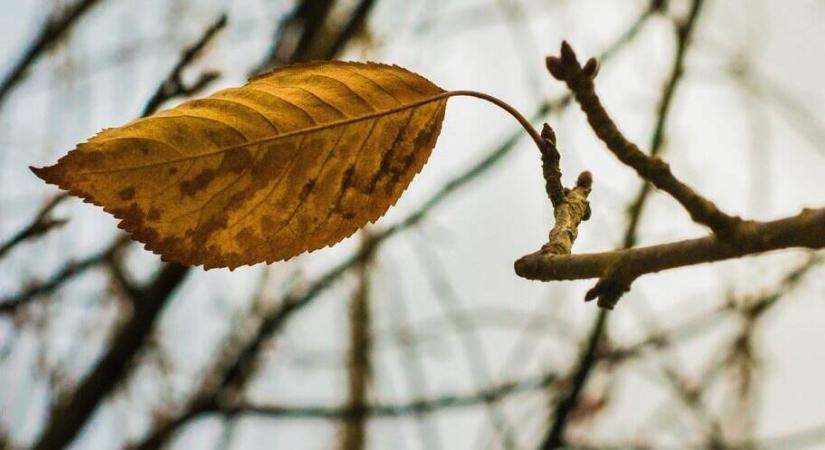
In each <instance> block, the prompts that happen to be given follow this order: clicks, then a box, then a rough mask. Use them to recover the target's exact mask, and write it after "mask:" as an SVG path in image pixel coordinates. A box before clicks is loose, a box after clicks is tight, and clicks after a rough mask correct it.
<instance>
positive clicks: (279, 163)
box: [33, 62, 447, 268]
mask: <svg viewBox="0 0 825 450" xmlns="http://www.w3.org/2000/svg"><path fill="white" fill-rule="evenodd" d="M446 101H447V98H446V95H445V91H443V90H442V89H441V88H439V87H438V86H436V85H434V84H433V83H431V82H430V81H428V80H426V79H425V78H423V77H421V76H419V75H417V74H414V73H412V72H409V71H407V70H405V69H402V68H400V67H397V66H388V65H383V64H376V63H345V62H324V63H309V64H302V65H296V66H289V67H285V68H282V69H277V70H275V71H273V72H271V73H269V74H267V75H263V76H261V77H258V78H255V79H253V80H251V81H250V82H249V83H247V84H246V85H244V86H242V87H239V88H231V89H225V90H222V91H219V92H216V93H215V94H213V95H211V96H209V97H207V98H203V99H198V100H190V101H187V102H184V103H182V104H181V105H179V106H177V107H175V108H172V109H168V110H165V111H161V112H159V113H157V114H155V115H152V116H149V117H147V118H143V119H139V120H136V121H133V122H131V123H129V124H127V125H124V126H122V127H120V128H114V129H108V130H104V131H103V132H101V133H99V134H98V135H96V136H94V137H93V138H91V139H89V140H88V141H87V142H85V143H83V144H80V145H79V146H78V147H77V148H76V149H75V150H73V151H71V152H69V153H68V154H67V155H66V156H64V157H63V158H61V159H60V160H59V161H58V163H57V164H55V165H54V166H50V167H44V168H40V169H33V170H34V172H35V173H36V174H37V175H38V176H39V177H41V178H42V179H44V180H45V181H47V182H49V183H52V184H56V185H58V186H59V187H61V188H63V189H66V190H68V191H69V192H71V193H72V194H74V195H77V196H80V197H82V198H83V199H84V200H86V201H89V202H91V203H94V204H96V205H100V206H102V207H103V208H104V210H105V211H107V212H109V213H111V214H113V215H114V216H115V217H117V218H119V219H121V222H120V227H121V228H123V229H125V230H126V231H128V232H129V233H131V235H132V237H133V238H135V239H137V240H139V241H141V242H143V243H145V244H146V248H147V249H149V250H152V251H154V252H155V253H159V254H160V255H161V256H162V257H163V259H165V260H170V261H175V262H178V263H183V264H189V265H201V264H202V265H204V266H205V267H206V268H212V267H229V268H235V267H238V266H241V265H246V264H254V263H258V262H263V261H266V262H274V261H279V260H283V259H288V258H290V257H293V256H295V255H298V254H300V253H303V252H304V251H311V250H315V249H318V248H321V247H325V246H328V245H332V244H335V243H337V242H339V241H340V240H342V239H344V238H346V237H347V236H350V235H351V234H352V233H354V232H355V231H356V230H357V229H359V228H360V227H362V226H364V225H365V224H366V223H367V222H373V221H375V220H377V219H378V218H379V217H381V216H382V215H383V214H384V213H385V212H386V210H387V209H388V208H389V207H390V206H391V205H393V204H394V203H395V202H396V201H397V200H398V198H399V197H400V196H401V194H402V193H403V191H404V190H405V189H406V187H407V186H408V185H409V183H410V181H411V180H412V178H413V177H414V176H415V175H416V174H417V173H418V172H419V171H420V170H421V168H422V167H423V166H424V164H425V163H426V161H427V159H428V157H429V155H430V153H431V151H432V149H433V147H434V146H435V142H436V139H437V138H438V134H439V132H440V130H441V123H442V121H443V119H444V112H445V107H446Z"/></svg>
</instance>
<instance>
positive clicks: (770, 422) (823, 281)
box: [0, 0, 825, 450]
mask: <svg viewBox="0 0 825 450" xmlns="http://www.w3.org/2000/svg"><path fill="white" fill-rule="evenodd" d="M0 11H2V14H0V30H2V32H0V33H2V34H1V36H2V39H0V83H2V85H0V245H3V246H4V247H5V248H4V250H2V253H0V258H2V259H0V448H8V449H24V448H36V449H61V448H72V449H120V448H123V449H126V448H132V449H137V448H141V449H150V448H170V449H271V448H289V449H293V448H300V449H304V448H306V449H320V448H340V449H344V450H356V449H366V448H372V449H386V448H398V449H538V448H548V449H549V448H559V447H560V446H561V445H567V446H568V447H569V448H582V449H585V448H588V449H608V448H610V449H618V448H639V449H654V448H655V449H659V448H674V449H682V448H713V449H757V448H759V449H761V448H776V449H801V448H810V449H814V448H821V449H825V387H823V383H822V380H823V379H825V345H823V342H825V269H823V267H822V264H820V263H821V262H823V254H822V253H819V255H817V254H816V253H810V252H804V251H785V252H780V253H776V254H771V255H763V256H759V257H754V258H747V259H742V260H735V261H729V262H725V263H720V264H714V265H703V266H697V267H692V268H687V269H679V270H674V271H670V272H666V273H662V274H656V275H650V276H646V277H644V278H642V279H640V280H639V281H637V282H636V283H635V284H634V286H633V289H632V291H631V292H630V293H629V294H628V295H627V296H625V297H624V298H623V299H622V300H621V301H620V303H619V305H618V306H617V308H616V310H615V311H613V312H612V313H610V314H603V313H600V312H599V310H598V309H597V308H596V307H595V305H594V304H589V303H584V302H583V300H582V299H583V295H584V292H585V291H586V290H587V289H588V288H589V287H591V285H592V282H576V283H539V282H529V281H526V280H523V279H521V278H518V277H517V276H516V275H515V274H514V272H513V268H512V264H513V261H514V260H515V259H517V258H518V257H520V256H521V255H524V254H527V253H530V252H532V251H535V250H536V249H538V248H539V247H540V246H541V245H542V244H543V243H544V242H545V239H546V234H547V231H548V230H549V228H550V226H551V225H552V213H551V208H550V204H549V201H548V200H547V198H546V195H545V193H544V189H543V180H542V178H541V169H540V162H539V157H538V154H537V151H536V149H535V147H534V146H533V144H532V143H531V142H530V140H529V139H528V138H526V137H525V136H524V133H523V131H520V130H519V128H518V126H517V124H516V123H514V121H513V120H512V119H511V118H510V117H509V116H507V115H506V114H504V113H503V112H502V111H500V110H497V109H495V108H493V107H491V106H490V105H488V104H486V103H483V102H479V101H477V100H474V99H465V98H456V99H453V100H450V103H449V105H448V110H447V117H446V121H445V124H444V128H443V132H442V134H441V138H440V140H439V142H438V144H437V146H436V149H435V151H434V153H433V156H432V158H431V159H430V161H429V163H428V164H427V166H426V167H425V170H424V171H423V172H422V173H421V174H420V175H419V176H418V177H417V178H416V179H415V180H414V181H413V183H412V184H411V186H410V188H409V189H408V191H407V192H406V193H405V195H404V196H403V197H402V199H401V200H400V201H399V202H398V204H397V206H396V207H394V208H392V209H391V210H390V212H389V213H388V214H387V215H386V216H385V217H384V218H382V219H381V220H380V221H379V222H377V223H376V224H375V225H373V226H371V227H369V228H368V229H367V230H366V231H365V232H363V233H359V234H357V235H356V236H354V237H353V238H350V239H348V240H347V241H345V242H344V243H342V244H340V245H338V246H336V247H334V248H332V249H325V250H322V251H317V252H314V253H311V254H306V255H302V256H300V257H297V258H294V259H292V260H290V261H288V262H281V263H277V264H273V265H270V266H265V265H257V266H254V267H243V268H240V269H237V270H235V271H234V272H230V271H228V270H210V271H208V272H206V271H203V270H202V269H200V268H191V269H186V268H181V267H178V266H174V265H164V264H163V263H161V261H160V260H159V258H158V257H156V256H155V255H152V254H151V253H149V252H146V251H144V250H143V249H142V248H141V246H140V245H138V244H135V243H130V242H128V241H126V240H124V239H123V238H122V237H121V236H120V234H119V231H118V230H117V227H116V222H115V220H114V219H113V218H112V217H110V216H108V215H107V214H105V213H103V212H102V211H101V210H100V209H99V208H96V207H93V206H90V205H86V204H82V203H81V202H79V201H77V200H74V199H65V198H62V197H59V193H58V192H57V191H56V190H55V189H54V188H53V187H52V186H46V185H45V184H44V183H42V182H41V181H40V180H39V179H37V178H36V177H34V176H33V175H32V174H31V173H30V172H29V170H28V166H30V165H38V166H39V165H44V164H51V163H53V162H54V161H55V160H56V158H58V157H59V156H61V155H63V154H65V153H66V152H67V151H68V150H70V149H72V148H73V147H74V145H75V144H76V143H78V142H81V141H83V140H85V139H86V138H87V137H89V136H91V135H93V134H94V133H95V132H97V131H99V130H100V129H102V128H106V127H113V126H119V125H122V124H124V123H126V122H128V121H130V120H132V119H134V118H137V117H139V116H140V115H141V114H142V113H144V112H149V110H151V109H153V107H155V106H160V107H166V106H171V105H174V104H177V103H179V102H180V101H182V100H183V99H185V98H187V97H188V96H190V95H195V96H197V95H206V94H208V93H210V92H212V91H214V90H217V89H219V88H222V87H228V86H237V85H240V84H242V83H243V82H244V80H245V79H246V78H247V77H248V76H250V75H252V74H255V73H260V72H261V71H264V70H268V69H269V68H271V67H275V66H278V65H283V64H287V63H290V62H297V61H303V60H311V59H327V58H337V59H345V60H372V61H381V62H387V63H394V64H398V65H401V66H404V67H406V68H409V69H411V70H414V71H416V72H418V73H420V74H422V75H424V76H426V77H428V78H429V79H431V80H433V81H434V82H435V83H437V84H439V85H440V86H442V87H444V88H446V89H474V90H479V91H483V92H487V93H490V94H493V95H496V96H498V97H500V98H502V99H504V100H506V101H508V102H509V103H511V104H512V105H514V106H515V107H517V108H518V109H520V110H521V111H523V113H524V114H525V115H527V116H529V117H532V118H533V119H535V121H536V123H537V124H540V123H541V122H542V121H547V122H549V123H551V124H552V125H553V127H554V128H555V130H556V133H557V135H558V141H559V148H560V151H561V153H562V170H563V172H564V174H565V177H564V182H565V183H566V184H569V183H571V182H572V181H573V180H574V179H575V175H576V174H578V173H579V172H580V171H582V170H590V171H592V172H593V174H594V178H595V183H594V190H593V193H592V195H591V205H592V209H593V217H592V219H591V220H590V221H588V222H585V223H584V224H583V225H582V227H581V228H580V232H579V239H578V241H577V242H576V246H575V248H574V251H576V252H583V251H596V250H607V249H613V248H618V247H621V246H623V245H625V243H626V242H628V238H630V241H635V244H636V245H644V244H651V243H660V242H667V241H671V240H676V239H681V238H686V237H695V236H700V235H702V234H703V233H704V230H702V229H701V228H700V227H698V226H696V225H695V224H693V223H692V222H691V221H690V219H689V217H688V216H687V215H686V214H685V213H684V212H683V211H682V210H681V209H680V207H679V206H678V205H677V204H675V203H674V202H673V201H672V200H671V199H670V198H668V197H667V196H666V195H663V194H661V193H658V192H652V193H651V195H649V196H648V197H646V202H645V206H644V208H643V209H642V212H641V214H640V215H639V216H638V218H639V223H638V227H637V228H636V229H635V232H633V231H634V230H631V232H628V227H629V223H630V222H631V221H630V217H631V216H630V215H629V212H628V207H629V205H630V204H631V202H632V201H633V200H634V199H635V198H636V197H637V195H638V192H639V189H640V186H641V182H640V180H639V179H638V178H637V177H636V176H635V174H633V173H632V171H630V170H628V169H627V168H625V167H623V166H621V165H620V164H619V163H618V162H617V161H616V160H615V159H614V158H613V156H612V155H611V154H610V153H609V152H608V151H607V150H606V149H605V148H604V147H603V145H602V144H601V143H600V142H599V141H598V140H597V139H596V138H595V137H594V136H593V134H592V131H591V130H590V129H589V128H588V127H587V124H586V121H585V120H584V118H583V116H582V114H581V113H580V112H579V111H578V109H577V107H576V106H575V104H570V103H569V102H568V101H567V99H566V94H567V92H566V90H565V88H564V86H563V85H562V84H561V83H559V82H557V81H555V80H552V79H551V78H550V77H549V75H548V74H547V72H546V69H545V68H544V57H545V56H546V55H548V54H551V53H556V52H557V51H558V45H559V43H560V42H561V40H562V39H567V40H569V41H570V42H571V43H572V44H573V45H574V47H575V48H576V49H577V51H578V53H579V54H580V55H581V56H586V55H596V56H602V65H601V72H600V74H599V76H598V79H597V90H598V92H599V93H600V94H601V96H602V99H603V101H604V103H605V104H606V106H607V107H608V109H609V111H610V112H611V114H612V115H613V117H614V118H615V119H616V120H617V122H618V123H619V125H620V126H621V127H622V129H623V131H624V132H625V133H626V134H627V135H628V136H629V137H630V138H632V139H633V140H635V141H636V142H638V143H639V145H640V147H641V148H642V149H643V150H649V149H650V148H651V146H654V147H657V149H658V151H659V152H660V154H661V155H663V157H664V158H665V159H667V160H668V161H669V162H670V163H671V166H672V167H673V169H674V171H675V172H676V173H677V174H678V175H680V176H681V177H683V179H685V180H687V181H688V182H689V183H690V184H692V185H693V186H695V187H696V188H697V189H698V190H700V191H701V192H702V193H704V194H706V195H707V196H708V197H710V198H711V199H713V200H714V201H716V202H717V203H718V204H719V205H721V206H722V207H724V208H725V209H727V210H728V211H731V212H734V213H737V214H742V215H747V216H750V217H753V218H757V219H770V218H776V217H780V216H783V215H788V214H793V213H796V212H798V211H799V210H800V209H801V208H802V207H813V206H821V205H822V204H823V203H825V181H823V174H825V108H824V107H823V104H825V89H824V88H823V85H822V80H823V79H825V63H823V61H825V48H823V45H822V43H823V42H825V2H822V1H816V0H795V1H775V0H726V1H722V0H705V1H701V0H669V1H668V0H658V1H656V0H653V1H648V0H638V1H635V0H634V1H630V0H627V1H608V0H454V1H449V2H448V1H438V0H416V1H408V0H296V1H287V0H234V1H229V0H224V1H220V0H198V1H195V0H74V1H69V0H41V1H19V0H0ZM224 15H225V17H226V21H225V23H222V22H221V21H220V20H219V19H220V18H221V17H222V16H224ZM210 27H212V28H211V30H210ZM679 30H682V31H683V32H682V33H681V34H680V31H679ZM685 30H688V31H690V32H692V34H691V33H688V36H689V37H690V39H684V38H680V36H682V37H684V36H685V33H684V31H685ZM680 39H681V40H682V43H681V44H680ZM196 43H201V44H203V45H202V46H198V48H195V47H193V46H194V45H195V44H196ZM680 46H683V47H684V48H683V50H684V51H680V50H679V49H680ZM200 47H202V48H200ZM187 49H191V50H193V51H191V52H189V53H187ZM677 60H681V62H682V63H683V70H676V71H675V76H674V66H675V65H676V66H678V65H679V64H676V61H677ZM176 68H177V69H179V70H176ZM152 98H155V101H152V100H150V99H152ZM667 98H670V100H666V99H667ZM157 103H159V104H157ZM663 103H665V107H664V108H663V107H661V105H662V104H663ZM659 125H661V129H662V131H663V133H662V137H663V139H662V140H661V142H660V143H655V142H654V141H652V139H653V135H654V134H655V130H656V129H657V127H658V126H659ZM44 208H46V209H44ZM64 221H65V223H63V222H64ZM32 225H33V226H32ZM27 227H28V228H27ZM38 227H40V228H38ZM27 229H28V230H29V231H32V232H31V233H29V234H28V235H26V233H25V232H26V230H27ZM21 233H23V234H21ZM15 236H18V237H20V236H24V237H23V239H21V240H20V243H16V241H15V240H14V238H15ZM0 248H2V247H0ZM370 249H372V251H370ZM559 437H560V438H561V439H557V438H559Z"/></svg>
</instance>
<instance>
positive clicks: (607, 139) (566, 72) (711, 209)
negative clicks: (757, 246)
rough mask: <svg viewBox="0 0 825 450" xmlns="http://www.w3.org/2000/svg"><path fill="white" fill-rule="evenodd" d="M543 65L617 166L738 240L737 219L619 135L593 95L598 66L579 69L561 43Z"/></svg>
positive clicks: (698, 219) (697, 219)
mask: <svg viewBox="0 0 825 450" xmlns="http://www.w3.org/2000/svg"><path fill="white" fill-rule="evenodd" d="M546 62H547V69H548V70H549V71H550V74H551V75H553V77H554V78H556V79H557V80H560V81H564V82H565V83H566V84H567V86H568V88H570V90H571V91H572V92H573V96H574V97H575V98H576V101H577V102H578V103H579V106H580V107H581V109H582V111H583V112H584V113H585V115H586V116H587V121H588V122H589V123H590V126H591V128H593V131H594V132H595V133H596V135H597V136H598V137H599V139H601V140H602V142H604V143H605V144H606V145H607V148H608V149H610V151H611V152H613V154H614V155H615V156H616V157H617V158H618V159H619V160H620V161H621V162H623V163H624V164H626V165H628V166H630V167H631V168H633V169H634V170H635V171H636V173H638V174H639V176H640V177H642V178H643V179H645V180H647V181H649V182H650V183H652V184H653V185H654V186H656V187H657V188H658V189H661V190H663V191H665V192H667V193H668V194H670V195H671V196H672V197H673V198H674V199H676V200H677V201H678V202H679V203H680V204H681V205H682V206H683V207H684V208H685V210H686V211H687V212H688V213H689V214H690V217H691V218H692V219H693V220H694V221H695V222H697V223H700V224H703V225H706V226H708V227H709V228H710V229H711V230H713V231H714V233H716V234H718V235H719V236H722V237H724V238H731V239H732V238H736V237H738V236H736V234H737V233H738V228H739V225H740V223H741V219H739V218H738V217H734V216H729V215H727V214H725V213H724V212H722V211H721V210H720V209H719V208H718V207H717V206H716V205H715V204H714V203H713V202H711V201H710V200H708V199H706V198H704V197H703V196H701V195H700V194H698V193H697V192H695V191H694V190H693V189H692V188H691V187H690V186H688V185H686V184H685V183H683V182H682V181H680V180H679V179H677V178H676V176H674V175H673V173H672V172H671V170H670V166H669V165H668V164H667V163H665V162H664V161H662V160H661V159H658V158H655V157H650V156H647V155H645V154H644V153H642V151H641V150H639V147H637V146H636V144H634V143H633V142H630V141H629V140H627V138H625V136H624V135H623V134H622V132H621V131H619V128H618V127H617V126H616V124H615V122H613V119H611V118H610V116H609V115H608V114H607V111H605V109H604V106H602V104H601V101H600V100H599V97H598V96H597V95H596V92H595V86H594V84H593V79H594V78H595V76H596V74H597V72H598V63H597V62H596V60H595V59H593V58H591V59H590V60H588V61H587V63H586V64H585V65H584V67H582V66H581V64H579V61H578V59H577V58H576V54H575V52H574V51H573V49H572V48H571V47H570V45H569V44H568V43H567V42H564V43H562V47H561V56H560V57H555V56H550V57H548V58H547V61H546Z"/></svg>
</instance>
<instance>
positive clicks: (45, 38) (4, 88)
mask: <svg viewBox="0 0 825 450" xmlns="http://www.w3.org/2000/svg"><path fill="white" fill-rule="evenodd" d="M99 3H101V2H100V0H78V1H77V2H76V3H75V4H73V5H71V6H70V7H69V8H68V9H67V10H66V11H64V12H63V13H61V14H59V15H57V14H55V15H53V16H52V17H50V18H49V19H48V20H47V21H46V23H45V24H44V25H43V27H42V28H41V29H40V31H39V32H38V33H37V37H36V38H34V40H33V41H32V43H31V44H29V46H28V48H27V49H26V51H25V52H23V55H22V56H21V57H20V60H18V61H17V63H16V64H15V65H14V67H12V69H11V71H9V73H8V74H7V75H6V77H5V78H3V81H2V82H0V108H2V106H3V103H4V102H5V100H6V98H7V97H8V94H9V93H10V92H11V91H12V90H13V89H14V88H15V86H17V85H18V84H19V83H20V82H21V81H23V78H25V77H26V72H27V71H28V70H29V67H31V65H32V64H34V63H35V62H36V61H37V60H38V59H39V58H40V57H41V56H42V55H43V54H44V53H46V51H47V50H49V49H50V48H52V46H54V44H56V43H57V42H58V41H60V40H61V39H62V38H63V36H65V35H66V33H67V32H68V31H69V30H70V29H71V28H72V26H74V25H75V23H77V22H78V21H79V20H80V19H81V18H82V17H83V16H84V15H85V14H86V13H88V12H89V11H91V10H92V9H93V7H94V6H95V5H97V4H99Z"/></svg>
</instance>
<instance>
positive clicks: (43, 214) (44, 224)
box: [0, 194, 68, 258]
mask: <svg viewBox="0 0 825 450" xmlns="http://www.w3.org/2000/svg"><path fill="white" fill-rule="evenodd" d="M66 198H68V195H66V194H60V195H57V196H56V197H54V198H53V199H51V200H49V201H48V202H46V204H45V205H43V207H42V208H40V211H38V212H37V214H36V215H35V216H34V218H33V219H32V220H31V222H29V224H28V225H26V226H25V227H23V229H22V230H20V231H18V232H17V233H16V234H15V235H14V236H12V237H11V238H9V240H8V241H6V242H4V243H2V244H0V258H3V256H4V255H5V254H6V253H8V252H9V251H10V250H11V249H13V248H14V247H16V246H17V245H20V244H21V243H23V242H25V241H27V240H29V239H35V238H38V237H40V236H42V235H44V234H46V233H48V232H49V231H51V230H53V229H55V228H58V227H60V226H62V225H63V224H65V223H66V220H65V219H54V218H52V216H51V212H52V210H53V209H54V208H55V207H56V206H57V205H59V204H60V203H61V202H62V201H63V200H66Z"/></svg>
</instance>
